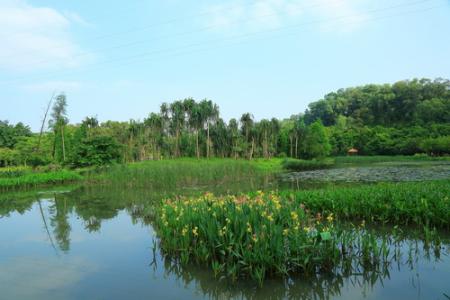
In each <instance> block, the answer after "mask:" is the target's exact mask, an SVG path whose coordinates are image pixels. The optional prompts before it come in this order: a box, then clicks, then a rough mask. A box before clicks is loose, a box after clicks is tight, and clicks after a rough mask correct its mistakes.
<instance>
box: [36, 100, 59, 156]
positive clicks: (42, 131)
mask: <svg viewBox="0 0 450 300" xmlns="http://www.w3.org/2000/svg"><path fill="white" fill-rule="evenodd" d="M53 97H55V92H53V94H52V97H51V98H50V101H49V102H48V105H47V109H46V110H45V114H44V119H43V120H42V124H41V130H40V131H39V139H38V145H37V148H36V152H39V149H40V148H41V139H42V134H43V133H44V126H45V121H46V120H47V115H48V111H49V110H50V107H51V105H52V101H53Z"/></svg>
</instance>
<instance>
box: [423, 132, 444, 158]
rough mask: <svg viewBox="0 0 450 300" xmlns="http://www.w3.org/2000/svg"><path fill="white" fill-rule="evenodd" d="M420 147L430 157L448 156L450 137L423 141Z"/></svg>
mask: <svg viewBox="0 0 450 300" xmlns="http://www.w3.org/2000/svg"><path fill="white" fill-rule="evenodd" d="M420 147H421V148H422V149H423V151H425V152H426V153H428V154H430V155H443V154H447V155H448V154H450V135H447V136H440V137H436V138H428V139H426V140H424V141H422V143H421V144H420Z"/></svg>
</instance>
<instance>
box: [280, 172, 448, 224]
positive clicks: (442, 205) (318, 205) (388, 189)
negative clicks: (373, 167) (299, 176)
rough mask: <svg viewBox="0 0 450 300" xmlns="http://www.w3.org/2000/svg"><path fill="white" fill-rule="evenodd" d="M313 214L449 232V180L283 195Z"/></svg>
mask: <svg viewBox="0 0 450 300" xmlns="http://www.w3.org/2000/svg"><path fill="white" fill-rule="evenodd" d="M281 195H282V197H291V198H292V199H294V200H295V201H296V202H297V203H299V204H303V205H306V206H307V207H308V208H309V209H310V210H311V211H313V212H324V213H334V214H336V216H338V217H339V218H341V219H346V220H361V219H362V220H366V221H372V222H381V223H392V224H395V225H410V224H414V225H427V226H437V227H443V228H450V180H442V181H427V182H407V183H406V182H403V183H379V184H374V185H364V186H354V187H332V188H326V189H319V190H307V191H299V192H295V193H291V192H286V191H284V192H281Z"/></svg>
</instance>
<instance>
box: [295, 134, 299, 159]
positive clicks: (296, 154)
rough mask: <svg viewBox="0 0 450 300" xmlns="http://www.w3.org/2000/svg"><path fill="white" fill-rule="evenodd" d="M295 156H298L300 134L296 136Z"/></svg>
mask: <svg viewBox="0 0 450 300" xmlns="http://www.w3.org/2000/svg"><path fill="white" fill-rule="evenodd" d="M295 158H298V136H296V137H295Z"/></svg>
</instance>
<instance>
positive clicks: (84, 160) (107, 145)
mask: <svg viewBox="0 0 450 300" xmlns="http://www.w3.org/2000/svg"><path fill="white" fill-rule="evenodd" d="M119 159H120V145H119V144H118V143H117V142H116V140H115V139H114V138H112V137H111V136H94V137H89V138H85V139H82V140H81V143H80V144H78V145H77V147H76V150H75V153H74V154H73V157H72V159H71V160H72V161H71V163H72V165H73V166H75V167H87V166H103V165H108V164H112V163H117V162H119Z"/></svg>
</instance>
